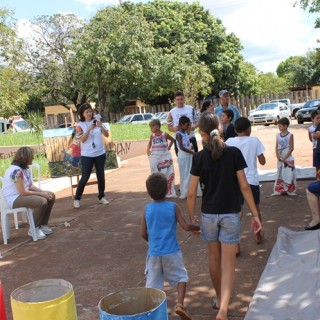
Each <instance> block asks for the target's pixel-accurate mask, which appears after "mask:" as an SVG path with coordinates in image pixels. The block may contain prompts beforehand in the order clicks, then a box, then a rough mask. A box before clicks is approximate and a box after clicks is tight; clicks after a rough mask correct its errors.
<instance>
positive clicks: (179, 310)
mask: <svg viewBox="0 0 320 320" xmlns="http://www.w3.org/2000/svg"><path fill="white" fill-rule="evenodd" d="M174 312H175V314H177V315H178V316H179V317H180V318H181V319H182V320H192V319H191V316H190V314H189V313H188V312H187V310H186V309H185V307H184V306H183V305H182V304H180V303H178V304H177V305H176V306H175V308H174Z"/></svg>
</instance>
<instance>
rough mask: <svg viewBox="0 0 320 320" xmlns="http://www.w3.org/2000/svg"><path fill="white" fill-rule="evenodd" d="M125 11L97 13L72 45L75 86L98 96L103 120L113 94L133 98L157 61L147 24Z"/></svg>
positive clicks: (149, 78)
mask: <svg viewBox="0 0 320 320" xmlns="http://www.w3.org/2000/svg"><path fill="white" fill-rule="evenodd" d="M125 8H126V7H125V6H119V7H106V8H105V9H103V10H100V11H98V13H97V14H96V16H95V17H94V18H93V19H91V21H90V22H89V24H88V25H87V26H85V28H84V32H83V35H82V37H81V38H80V39H78V42H77V45H76V54H77V62H78V64H79V70H80V72H79V74H78V80H79V83H80V85H81V88H83V90H85V91H86V92H89V91H90V92H97V93H98V104H99V108H100V111H101V113H102V115H103V116H104V117H105V118H108V116H107V115H108V112H109V110H110V109H109V108H110V99H111V96H112V95H113V94H114V93H117V94H119V95H120V96H121V94H125V95H126V96H128V92H135V96H133V98H136V97H139V96H140V93H143V90H146V88H148V86H149V83H150V82H152V75H153V73H154V72H153V69H154V61H157V59H156V57H155V49H154V48H153V46H152V42H153V36H152V33H151V32H150V29H149V24H148V23H147V22H146V21H145V19H144V18H143V16H142V14H141V13H139V12H138V11H137V10H133V11H130V12H128V11H127V10H126V9H125Z"/></svg>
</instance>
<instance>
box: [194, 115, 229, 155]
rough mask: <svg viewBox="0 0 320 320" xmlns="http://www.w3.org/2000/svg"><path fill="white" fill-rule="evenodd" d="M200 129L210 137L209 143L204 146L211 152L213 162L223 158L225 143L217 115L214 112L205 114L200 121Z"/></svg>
mask: <svg viewBox="0 0 320 320" xmlns="http://www.w3.org/2000/svg"><path fill="white" fill-rule="evenodd" d="M199 129H200V130H201V131H202V132H204V133H205V134H207V135H208V142H207V143H206V144H205V145H204V147H205V148H206V149H208V150H209V151H211V156H212V160H213V161H217V160H218V159H220V158H221V156H222V154H223V151H224V148H225V143H224V142H223V140H222V139H221V136H220V130H219V129H220V121H219V118H218V116H217V115H215V114H214V113H212V112H208V111H206V112H204V113H203V114H202V115H201V116H200V119H199Z"/></svg>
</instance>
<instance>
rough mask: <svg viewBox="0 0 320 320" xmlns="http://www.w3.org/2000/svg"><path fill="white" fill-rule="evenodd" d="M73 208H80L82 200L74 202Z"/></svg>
mask: <svg viewBox="0 0 320 320" xmlns="http://www.w3.org/2000/svg"><path fill="white" fill-rule="evenodd" d="M73 207H74V208H76V209H78V208H80V200H74V201H73Z"/></svg>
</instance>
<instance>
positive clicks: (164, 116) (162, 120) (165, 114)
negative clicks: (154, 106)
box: [152, 112, 169, 124]
mask: <svg viewBox="0 0 320 320" xmlns="http://www.w3.org/2000/svg"><path fill="white" fill-rule="evenodd" d="M168 113H169V112H157V113H155V114H154V116H153V117H152V119H159V120H160V123H161V124H167V118H168Z"/></svg>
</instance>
